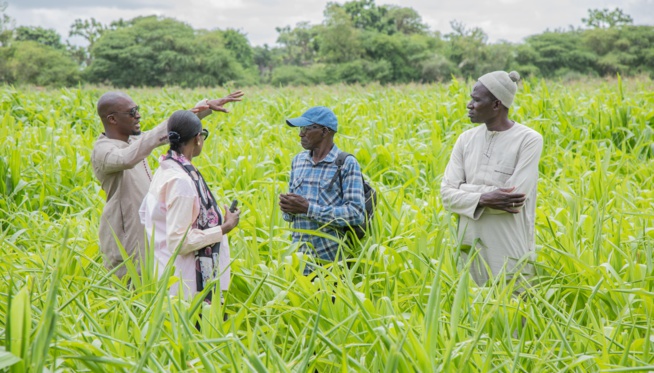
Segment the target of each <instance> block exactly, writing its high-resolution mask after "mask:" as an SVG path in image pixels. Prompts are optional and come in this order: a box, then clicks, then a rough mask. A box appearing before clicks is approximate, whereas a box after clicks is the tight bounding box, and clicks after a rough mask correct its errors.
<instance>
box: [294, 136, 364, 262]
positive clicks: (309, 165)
mask: <svg viewBox="0 0 654 373" xmlns="http://www.w3.org/2000/svg"><path fill="white" fill-rule="evenodd" d="M338 153H340V151H339V150H338V148H337V147H336V145H334V147H333V148H332V150H331V151H330V152H329V154H327V156H326V157H325V158H324V159H323V160H321V161H320V162H318V163H314V162H313V159H311V154H310V152H309V151H308V150H307V151H303V152H302V153H300V154H298V155H296V156H295V157H294V158H293V164H292V169H291V179H290V181H289V188H288V189H289V193H295V194H299V195H301V196H303V197H304V198H306V199H307V200H308V201H309V211H308V212H307V213H306V214H287V213H283V217H284V220H286V221H289V222H291V223H292V226H293V228H294V229H304V230H319V231H320V232H323V233H326V234H329V235H331V236H336V237H343V235H344V233H343V229H344V228H346V227H348V226H353V225H359V224H363V223H364V221H365V214H366V207H365V197H364V194H363V179H362V178H361V168H359V163H358V162H357V160H356V159H355V158H354V157H347V158H345V162H344V164H343V167H342V168H341V177H340V178H339V177H336V181H335V182H334V184H333V185H332V186H331V188H329V184H330V182H331V180H332V178H333V177H334V175H335V174H336V170H337V169H338V166H336V164H335V163H334V162H335V161H336V156H337V155H338ZM341 180H342V183H341ZM341 188H342V189H341ZM292 237H293V242H305V244H303V245H301V246H300V252H303V253H307V254H308V255H315V256H318V257H319V258H321V259H325V260H334V259H335V258H336V254H337V252H338V245H339V243H338V241H337V240H334V239H328V238H324V237H319V236H315V235H312V234H309V233H301V232H293V235H292ZM307 243H308V244H310V245H308V244H307Z"/></svg>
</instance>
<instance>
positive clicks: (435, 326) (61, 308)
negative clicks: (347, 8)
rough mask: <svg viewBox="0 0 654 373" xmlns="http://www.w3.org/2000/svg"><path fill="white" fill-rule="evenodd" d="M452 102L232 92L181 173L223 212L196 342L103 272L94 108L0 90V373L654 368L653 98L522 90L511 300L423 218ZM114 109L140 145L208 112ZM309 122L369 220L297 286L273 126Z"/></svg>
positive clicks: (439, 217)
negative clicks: (516, 258)
mask: <svg viewBox="0 0 654 373" xmlns="http://www.w3.org/2000/svg"><path fill="white" fill-rule="evenodd" d="M152 22H155V20H152ZM156 22H158V21H156ZM124 32H127V31H124ZM470 83H471V82H470V81H468V82H465V81H460V80H453V81H451V82H450V83H448V84H429V85H417V84H409V85H403V86H393V87H383V86H379V85H374V84H373V85H369V86H367V87H365V88H362V87H361V86H359V85H335V86H331V87H326V86H321V87H320V89H315V88H293V89H291V88H276V89H271V88H261V89H251V90H249V91H248V92H247V99H246V100H245V101H243V102H241V103H239V104H236V105H233V107H232V109H233V111H232V113H231V114H228V115H220V114H216V115H212V116H210V117H208V118H207V119H206V120H205V121H204V122H205V123H204V124H205V126H206V127H207V128H209V129H210V130H211V132H212V135H211V137H209V139H208V140H207V143H206V144H205V147H204V152H203V154H202V155H201V156H200V157H199V158H198V159H197V163H198V165H199V167H200V169H201V170H202V172H203V174H204V175H205V176H206V177H207V179H208V182H209V184H210V186H211V187H212V188H213V189H214V191H215V193H216V195H217V196H219V198H220V199H221V200H223V201H225V202H227V201H230V200H231V199H232V198H233V197H236V198H238V199H239V200H240V201H241V204H242V206H243V214H242V218H241V225H240V226H239V228H238V229H237V230H236V231H235V232H234V233H233V234H232V235H231V242H232V248H233V249H232V250H233V258H234V261H233V263H232V268H233V272H232V273H233V281H232V285H231V288H230V291H229V292H228V293H227V294H226V302H225V306H224V307H221V306H220V305H218V304H214V305H213V306H212V307H211V308H206V307H205V308H204V310H203V318H202V321H201V325H202V332H198V331H197V330H196V329H195V327H194V326H195V323H196V320H197V319H196V317H197V314H198V310H199V309H200V308H203V306H202V305H201V302H200V300H199V299H196V300H195V301H194V302H191V303H187V302H184V301H180V300H177V299H170V298H169V297H167V296H166V292H165V288H166V284H167V283H168V281H174V280H175V279H172V278H171V279H168V278H165V279H164V280H163V281H161V282H157V281H156V280H154V279H153V278H152V275H151V273H150V272H149V271H147V270H146V271H144V273H145V276H144V277H143V278H142V279H139V278H138V277H134V278H132V286H128V284H127V279H125V280H123V281H119V280H118V279H117V278H115V277H113V276H112V275H111V274H110V273H107V271H106V270H105V269H104V267H103V266H102V257H101V255H100V254H99V252H98V239H97V229H98V219H99V215H100V212H101V210H102V206H103V204H104V196H103V194H102V191H101V189H100V187H99V185H98V182H97V181H96V180H95V179H94V177H93V175H92V172H91V168H90V165H89V159H90V153H91V149H92V145H93V142H94V139H95V138H96V137H97V136H98V134H99V132H100V131H101V128H100V123H99V120H98V119H97V118H96V115H95V112H94V105H95V102H96V100H97V99H98V97H99V96H100V94H101V93H102V91H100V90H98V89H61V90H44V91H37V90H18V89H14V88H11V87H7V86H4V87H2V90H1V91H0V92H1V93H0V121H1V125H0V138H2V139H3V141H2V145H0V196H2V198H0V247H2V255H1V256H0V273H2V275H1V277H0V299H1V300H2V301H0V346H4V348H0V370H1V369H3V368H6V367H10V369H11V370H12V372H21V373H22V372H41V371H42V368H43V367H45V368H47V369H48V370H49V371H51V372H84V371H92V372H100V371H102V372H113V371H117V372H148V371H154V372H159V371H167V372H170V371H172V372H182V371H184V372H195V371H208V372H211V371H259V372H264V371H275V372H287V371H298V372H312V371H314V370H317V371H320V372H337V371H338V372H350V371H362V372H368V371H369V372H380V371H386V372H395V371H398V372H416V371H423V372H429V371H447V372H452V371H459V372H491V371H497V372H558V371H568V372H598V371H604V372H634V371H651V370H654V333H653V332H652V331H653V330H654V323H653V321H652V320H654V297H653V295H654V281H653V277H652V276H653V273H654V261H653V259H652V248H653V246H654V245H653V244H654V214H653V211H654V173H653V172H652V169H654V147H653V146H652V143H653V141H654V131H653V129H654V95H653V94H652V91H651V87H652V82H651V81H650V80H647V79H644V80H639V81H637V80H628V81H626V82H622V81H620V80H617V81H615V80H611V81H608V82H607V81H605V80H602V81H600V80H591V81H586V82H584V83H577V84H575V85H562V84H559V83H553V82H549V83H546V82H545V81H541V80H535V79H529V80H527V81H525V82H524V83H523V84H522V85H521V88H520V93H519V95H518V97H517V100H516V104H517V105H516V107H515V110H514V111H513V112H512V114H511V115H512V117H513V118H514V119H516V120H518V121H520V122H522V123H524V124H526V125H528V126H530V127H532V128H534V129H536V130H537V131H539V132H540V133H542V134H543V137H544V140H545V141H544V146H545V148H544V151H543V155H542V158H541V162H540V175H541V180H540V183H539V187H538V192H539V202H538V208H537V219H536V230H537V247H538V255H537V262H536V264H537V268H538V277H537V278H536V280H535V281H534V282H533V287H531V288H529V289H527V291H526V296H525V297H523V298H515V297H512V295H511V293H512V290H513V286H512V284H503V282H502V281H501V279H500V281H499V282H498V284H491V285H489V286H485V287H478V286H476V285H475V284H474V283H473V282H472V281H471V280H470V276H469V273H468V267H467V263H465V262H461V261H458V259H459V254H458V248H457V245H456V242H455V240H454V239H453V235H452V232H453V230H454V226H455V225H454V219H453V217H452V216H451V215H450V214H448V213H447V212H446V211H444V210H443V207H442V205H441V200H440V196H439V185H440V177H441V175H442V173H443V170H444V167H445V165H446V163H447V161H448V158H449V154H450V151H451V148H452V146H453V144H454V141H455V139H456V137H457V136H458V135H459V134H460V133H461V132H462V131H464V130H466V129H468V128H471V126H472V124H470V123H469V121H468V120H467V119H466V116H465V114H466V109H465V104H466V102H467V101H468V99H469V98H468V95H469V92H470ZM129 93H130V94H131V95H132V97H133V98H134V99H135V101H136V102H137V103H138V104H140V105H141V108H142V112H141V113H142V115H143V122H142V124H143V126H144V128H152V127H153V126H154V125H156V124H157V123H158V122H159V121H161V120H163V119H164V118H165V117H166V115H168V114H170V113H172V112H173V111H174V110H176V109H179V108H180V107H188V105H192V104H193V103H195V102H197V101H198V100H199V99H201V98H202V97H205V96H221V95H224V93H225V92H223V91H215V90H205V89H194V90H192V91H191V90H182V89H179V88H176V89H156V90H151V89H134V90H130V91H129ZM316 104H323V105H328V106H330V107H333V108H334V111H335V112H336V114H337V115H338V116H339V118H340V121H341V126H340V128H341V131H340V132H339V134H338V135H337V139H336V141H337V143H338V145H339V146H340V147H341V148H343V149H347V150H348V151H350V152H352V153H353V154H355V155H356V156H357V158H358V159H359V161H360V162H361V164H362V165H363V168H364V172H365V174H366V175H368V176H369V178H370V179H371V182H372V184H373V185H374V186H375V187H376V188H377V190H378V191H379V193H380V205H379V209H378V212H377V216H376V219H377V220H376V222H375V227H374V229H373V232H372V234H371V236H370V237H369V239H367V240H365V241H364V242H363V244H362V247H360V248H352V249H351V250H350V251H351V255H352V259H351V260H350V263H349V266H348V265H345V264H337V265H334V266H331V267H330V266H327V267H326V268H325V269H324V270H320V271H318V272H317V275H318V278H317V279H315V281H313V282H311V281H310V279H308V278H305V277H304V276H302V275H301V273H302V266H303V264H302V260H301V258H298V257H297V256H296V255H293V253H294V252H295V248H294V247H293V246H291V245H290V244H289V231H288V225H287V224H286V223H285V222H283V220H282V218H281V214H280V212H279V209H278V207H277V195H278V193H280V192H282V191H285V190H286V188H287V186H286V183H287V180H288V172H289V170H290V161H291V158H292V156H293V154H295V153H296V152H298V151H299V150H300V146H299V144H298V137H297V131H296V130H294V129H291V128H289V127H287V126H286V125H285V124H284V119H285V118H288V117H290V116H295V115H298V114H300V113H301V112H302V111H303V110H304V109H306V108H307V107H309V106H312V105H316ZM164 150H165V149H163V148H161V149H157V151H156V154H155V155H154V156H153V157H151V158H150V162H151V164H152V165H153V166H154V167H156V161H155V156H156V155H159V154H161V153H162V152H163V151H164ZM332 295H335V302H334V303H332V301H331V299H332ZM223 312H225V313H226V314H227V315H228V316H229V317H228V319H227V321H222V314H223ZM18 358H23V360H22V361H18Z"/></svg>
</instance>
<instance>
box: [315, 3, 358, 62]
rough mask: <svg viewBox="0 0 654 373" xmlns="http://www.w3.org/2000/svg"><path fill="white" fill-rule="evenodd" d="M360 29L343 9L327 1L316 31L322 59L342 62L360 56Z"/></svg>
mask: <svg viewBox="0 0 654 373" xmlns="http://www.w3.org/2000/svg"><path fill="white" fill-rule="evenodd" d="M359 34H360V31H359V30H357V29H356V28H355V27H354V24H353V22H352V20H351V19H350V17H349V16H348V14H347V13H346V12H345V10H344V9H343V8H342V7H341V6H340V5H338V4H335V3H329V4H328V5H327V8H326V9H325V22H324V24H323V26H322V27H321V28H319V31H318V38H319V53H320V57H321V58H322V60H323V61H325V62H328V63H343V62H349V61H353V60H356V59H358V58H359V57H360V56H361V42H360V40H359Z"/></svg>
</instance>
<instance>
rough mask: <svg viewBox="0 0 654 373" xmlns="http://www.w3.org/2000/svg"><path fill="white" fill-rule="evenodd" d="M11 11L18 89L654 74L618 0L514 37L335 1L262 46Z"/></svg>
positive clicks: (9, 53)
mask: <svg viewBox="0 0 654 373" xmlns="http://www.w3.org/2000/svg"><path fill="white" fill-rule="evenodd" d="M4 5H5V7H6V4H4ZM4 10H5V9H4V8H3V4H2V3H0V11H2V12H3V14H2V17H0V57H1V58H0V83H5V84H13V85H26V84H34V85H39V86H45V85H47V86H59V87H61V86H67V87H70V86H75V85H76V84H82V83H92V84H106V85H111V86H116V87H121V88H126V87H164V86H179V87H218V86H221V85H223V84H225V83H227V82H233V83H235V84H237V85H239V86H246V85H265V84H270V85H274V86H286V85H316V84H339V83H347V84H354V83H359V84H368V83H380V84H404V83H410V82H419V83H430V82H447V81H449V80H451V79H452V77H458V78H463V79H468V78H473V79H476V78H478V77H479V76H481V75H482V74H485V73H487V72H489V71H494V70H506V71H510V70H517V71H518V72H519V73H521V75H522V76H523V77H545V78H556V79H561V80H564V81H567V80H576V79H579V78H580V77H584V76H586V77H588V76H608V77H614V76H615V75H616V74H618V73H619V74H621V75H622V76H641V75H642V76H646V77H650V78H651V77H653V76H654V47H653V46H654V27H653V26H652V25H634V24H633V20H632V19H631V17H630V16H629V15H626V14H624V13H623V12H622V10H620V9H618V8H616V9H615V10H611V11H609V10H608V9H604V10H598V9H589V16H588V18H583V19H582V20H581V22H582V23H583V25H584V26H583V27H579V26H576V27H573V26H570V28H568V29H559V30H547V31H545V32H543V33H541V34H536V35H531V36H529V37H527V38H525V40H524V42H522V43H517V44H513V43H508V42H504V41H500V42H497V43H489V42H488V37H487V35H486V33H485V32H484V30H482V29H481V28H478V27H467V26H466V25H464V24H463V23H461V22H458V21H456V20H452V21H451V23H450V26H451V28H452V31H451V32H449V33H440V32H432V31H430V30H429V28H428V27H427V25H426V24H425V23H424V22H423V21H422V18H421V16H420V14H418V13H417V12H416V11H415V10H413V9H412V8H409V7H402V6H397V5H378V4H376V3H375V2H374V0H353V1H349V2H345V3H343V4H338V3H335V2H331V3H328V4H327V5H326V7H325V9H324V13H323V14H324V19H323V21H322V22H321V23H318V24H310V23H308V22H299V23H297V24H296V25H295V26H294V27H291V26H290V25H286V26H282V27H277V29H276V30H277V33H278V35H277V40H276V44H275V45H273V46H268V45H263V46H252V45H250V42H249V40H248V39H247V37H246V35H245V34H243V33H242V32H241V31H237V30H232V29H227V30H220V29H213V30H203V29H199V30H196V29H193V28H192V27H191V26H189V25H188V24H185V23H183V22H179V21H177V20H175V19H172V18H163V17H157V16H141V17H136V18H133V19H131V20H123V19H120V20H118V21H114V22H112V23H111V24H109V25H103V24H101V23H99V22H98V21H96V20H95V19H94V18H91V19H90V20H88V19H87V20H81V19H77V20H75V22H74V23H73V24H72V25H71V28H70V34H69V35H70V36H80V37H82V38H83V39H84V40H85V41H86V45H84V46H74V45H70V44H69V43H68V42H67V43H66V44H64V43H62V41H61V36H60V35H58V34H57V33H56V32H55V31H54V30H51V29H44V28H42V27H30V26H19V27H15V28H12V27H11V26H10V24H11V23H10V19H8V16H6V15H5V14H4ZM26 42H30V43H31V44H25V43H26ZM34 66H39V67H40V68H38V69H35V68H34Z"/></svg>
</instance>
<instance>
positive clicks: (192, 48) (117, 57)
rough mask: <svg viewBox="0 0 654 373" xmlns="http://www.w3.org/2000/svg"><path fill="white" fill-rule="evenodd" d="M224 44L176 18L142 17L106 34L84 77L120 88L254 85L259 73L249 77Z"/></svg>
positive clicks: (212, 34)
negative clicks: (238, 83)
mask: <svg viewBox="0 0 654 373" xmlns="http://www.w3.org/2000/svg"><path fill="white" fill-rule="evenodd" d="M229 35H230V37H232V39H231V41H232V42H233V44H232V46H238V43H236V42H234V40H236V39H237V38H238V37H237V36H235V35H234V34H233V33H230V34H229ZM226 43H227V41H226V38H225V34H224V33H223V32H222V31H219V30H217V31H211V32H206V31H200V32H196V31H195V30H193V28H191V27H190V26H189V25H187V24H185V23H182V22H179V21H176V20H174V19H170V18H157V17H156V16H149V17H138V18H135V19H133V20H130V21H127V22H124V25H123V26H122V27H119V28H117V29H116V30H112V31H107V32H105V33H103V35H102V36H101V37H100V38H99V39H98V40H97V41H96V42H95V44H94V46H93V49H92V50H91V53H92V56H93V58H94V59H93V62H92V63H91V65H90V66H89V68H88V69H87V71H86V74H87V77H88V79H89V80H90V81H91V82H96V83H103V82H107V83H110V84H113V85H116V86H119V87H130V86H165V85H180V86H183V87H196V86H215V85H221V84H224V83H226V82H228V81H239V82H243V83H245V82H247V83H249V84H252V83H255V82H256V71H255V72H254V73H253V75H250V74H248V72H247V71H246V69H245V68H244V66H243V65H242V64H241V63H240V62H239V60H238V59H237V57H236V56H235V55H234V53H233V51H231V50H229V49H228V48H227V47H226ZM235 49H238V48H235ZM253 69H254V67H253Z"/></svg>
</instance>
